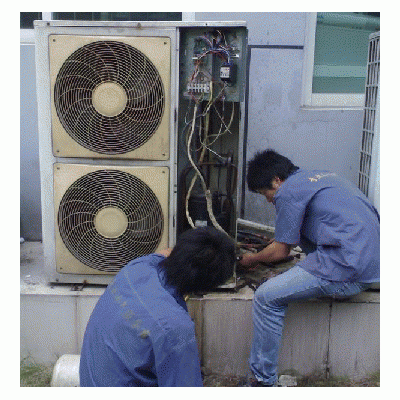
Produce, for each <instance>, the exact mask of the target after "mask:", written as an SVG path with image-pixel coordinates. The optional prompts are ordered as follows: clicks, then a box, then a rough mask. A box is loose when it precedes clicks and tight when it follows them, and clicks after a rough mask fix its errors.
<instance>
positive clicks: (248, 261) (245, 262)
mask: <svg viewBox="0 0 400 400" xmlns="http://www.w3.org/2000/svg"><path fill="white" fill-rule="evenodd" d="M239 264H240V266H242V267H244V268H246V269H250V268H252V267H255V266H256V264H258V261H257V260H254V253H244V254H243V256H242V257H241V258H240V260H239Z"/></svg>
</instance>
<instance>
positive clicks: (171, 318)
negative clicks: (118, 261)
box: [80, 254, 203, 387]
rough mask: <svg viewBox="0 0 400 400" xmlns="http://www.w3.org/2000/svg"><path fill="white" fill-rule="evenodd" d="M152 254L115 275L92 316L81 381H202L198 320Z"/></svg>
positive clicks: (153, 383) (150, 383)
mask: <svg viewBox="0 0 400 400" xmlns="http://www.w3.org/2000/svg"><path fill="white" fill-rule="evenodd" d="M163 259H164V256H163V255H160V254H151V255H147V256H144V257H140V258H138V259H135V260H133V261H131V262H130V263H129V264H128V265H127V266H126V267H124V268H122V269H121V271H120V272H119V273H118V274H117V275H116V276H115V278H114V280H113V282H112V283H111V284H110V285H109V286H108V287H107V288H106V290H105V292H104V293H103V295H102V296H101V297H100V299H99V301H98V302H97V304H96V306H95V308H94V310H93V313H92V315H91V317H90V319H89V322H88V325H87V328H86V332H85V336H84V340H83V345H82V351H81V360H80V386H113V387H116V386H203V383H202V377H201V370H200V360H199V355H198V348H197V342H196V338H195V329H194V323H193V321H192V319H191V318H190V316H189V314H188V311H187V307H186V304H185V301H184V300H183V298H182V296H181V295H180V294H178V292H177V291H176V289H175V288H174V287H171V286H170V285H168V284H167V283H166V280H165V274H164V272H163V270H162V268H161V267H159V263H160V261H161V260H163Z"/></svg>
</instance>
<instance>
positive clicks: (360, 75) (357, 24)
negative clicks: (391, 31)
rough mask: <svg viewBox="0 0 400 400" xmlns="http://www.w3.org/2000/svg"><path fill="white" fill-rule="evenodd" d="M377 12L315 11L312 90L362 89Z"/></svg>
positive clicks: (316, 91) (338, 91)
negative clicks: (316, 12)
mask: <svg viewBox="0 0 400 400" xmlns="http://www.w3.org/2000/svg"><path fill="white" fill-rule="evenodd" d="M379 29H380V18H379V13H350V12H347V13H344V12H343V13H318V14H317V27H316V32H315V55H314V72H313V88H312V92H313V93H363V92H364V90H365V76H366V68H367V67H366V66H367V57H368V54H367V53H368V41H369V35H370V34H371V33H372V32H375V31H378V30H379Z"/></svg>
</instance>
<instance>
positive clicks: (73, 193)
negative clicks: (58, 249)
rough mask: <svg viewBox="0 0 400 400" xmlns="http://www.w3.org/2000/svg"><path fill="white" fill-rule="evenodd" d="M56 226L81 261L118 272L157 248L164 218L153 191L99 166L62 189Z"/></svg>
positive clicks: (119, 172) (92, 266) (129, 177)
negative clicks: (96, 169)
mask: <svg viewBox="0 0 400 400" xmlns="http://www.w3.org/2000/svg"><path fill="white" fill-rule="evenodd" d="M101 218H103V223H102V224H101V223H100V224H99V223H98V221H99V219H101ZM104 218H105V219H104ZM112 224H114V225H115V226H111V225H112ZM58 227H59V232H60V235H61V238H62V240H63V242H64V244H65V246H66V247H67V248H68V250H69V251H70V252H71V254H73V255H74V257H76V258H77V259H78V260H79V261H81V262H82V263H83V264H85V265H87V266H89V267H91V268H94V269H96V270H99V271H107V272H117V271H119V270H120V269H121V268H122V267H123V266H125V265H126V264H127V263H128V262H129V261H130V260H132V259H134V258H137V257H140V256H142V255H145V254H150V253H153V252H154V251H155V250H156V248H157V247H158V245H159V243H160V241H161V236H162V232H163V227H164V217H163V213H162V209H161V205H160V203H159V201H158V199H157V197H156V195H155V194H154V192H153V191H152V190H151V189H150V188H149V187H148V186H147V185H146V184H145V183H144V182H143V181H142V180H140V179H139V178H137V177H135V176H133V175H131V174H128V173H126V172H122V171H118V170H98V171H94V172H91V173H89V174H87V175H84V176H83V177H81V178H79V179H78V180H76V181H75V182H74V183H73V184H72V185H71V186H70V187H69V188H68V189H67V190H66V192H65V194H64V196H63V197H62V199H61V202H60V206H59V210H58Z"/></svg>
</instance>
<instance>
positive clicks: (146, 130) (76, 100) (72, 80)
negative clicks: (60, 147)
mask: <svg viewBox="0 0 400 400" xmlns="http://www.w3.org/2000/svg"><path fill="white" fill-rule="evenodd" d="M107 94H109V96H107ZM94 100H96V101H94ZM164 104H165V96H164V85H163V82H162V80H161V77H160V75H159V73H158V71H157V69H156V67H155V66H154V64H153V63H152V62H151V61H150V60H149V59H148V58H147V57H146V56H145V55H144V54H143V53H142V52H140V51H139V50H137V49H135V48H134V47H132V46H130V45H128V44H125V43H122V42H117V41H98V42H93V43H90V44H87V45H85V46H83V47H81V48H79V49H78V50H76V51H75V52H74V53H72V54H71V56H70V57H68V59H67V60H66V61H65V62H64V63H63V65H62V67H61V68H60V71H59V73H58V75H57V78H56V82H55V86H54V105H55V108H56V111H57V115H58V117H59V120H60V122H61V124H62V126H63V127H64V129H65V130H66V132H67V133H68V134H69V135H70V136H71V137H72V138H73V139H74V140H75V141H76V142H78V143H79V144H81V145H82V146H84V147H85V148H87V149H89V150H92V151H94V152H97V153H101V154H123V153H127V152H129V151H132V150H135V149H136V148H138V147H140V146H142V145H143V144H144V143H145V142H146V141H147V140H149V139H150V137H151V136H152V135H153V134H154V133H155V131H156V130H157V128H158V126H159V125H160V122H161V119H162V116H163V113H164Z"/></svg>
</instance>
